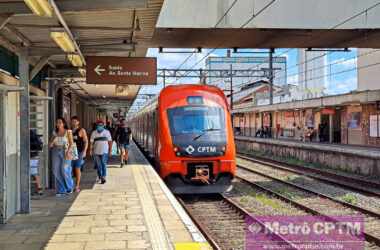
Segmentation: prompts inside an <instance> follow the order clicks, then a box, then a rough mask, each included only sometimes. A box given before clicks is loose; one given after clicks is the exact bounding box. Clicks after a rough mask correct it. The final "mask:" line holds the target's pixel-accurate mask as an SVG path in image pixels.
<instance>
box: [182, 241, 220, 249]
mask: <svg viewBox="0 0 380 250" xmlns="http://www.w3.org/2000/svg"><path fill="white" fill-rule="evenodd" d="M175 250H212V247H211V246H210V245H209V244H208V243H197V242H188V243H187V242H185V243H176V244H175Z"/></svg>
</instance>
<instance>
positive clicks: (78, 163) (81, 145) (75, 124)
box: [71, 116, 88, 193]
mask: <svg viewBox="0 0 380 250" xmlns="http://www.w3.org/2000/svg"><path fill="white" fill-rule="evenodd" d="M71 128H72V130H73V140H74V142H75V144H76V147H77V150H78V159H77V160H73V161H72V167H73V169H74V175H75V192H77V193H78V192H80V179H81V175H82V173H81V171H82V167H83V165H84V160H85V159H86V153H87V147H88V139H87V133H86V130H84V129H83V128H81V127H80V121H79V118H78V116H73V117H71Z"/></svg>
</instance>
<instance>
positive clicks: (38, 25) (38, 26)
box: [12, 23, 133, 32]
mask: <svg viewBox="0 0 380 250" xmlns="http://www.w3.org/2000/svg"><path fill="white" fill-rule="evenodd" d="M12 25H13V27H16V28H25V29H41V30H47V29H59V28H62V27H61V26H58V25H40V24H20V23H17V24H12ZM70 29H71V30H103V31H126V32H130V31H132V30H133V28H132V27H108V26H70Z"/></svg>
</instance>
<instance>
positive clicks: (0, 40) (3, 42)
mask: <svg viewBox="0 0 380 250" xmlns="http://www.w3.org/2000/svg"><path fill="white" fill-rule="evenodd" d="M0 45H1V46H3V47H5V48H6V49H8V50H10V51H12V52H13V53H15V54H19V52H20V47H18V46H16V45H15V44H13V43H11V42H10V41H8V39H6V38H5V37H4V36H2V35H0Z"/></svg>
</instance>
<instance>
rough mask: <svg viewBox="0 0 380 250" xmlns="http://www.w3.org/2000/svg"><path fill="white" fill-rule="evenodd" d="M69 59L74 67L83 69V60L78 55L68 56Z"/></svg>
mask: <svg viewBox="0 0 380 250" xmlns="http://www.w3.org/2000/svg"><path fill="white" fill-rule="evenodd" d="M67 59H68V60H69V61H70V62H71V64H72V65H73V66H74V67H83V61H82V58H81V57H80V56H79V55H76V54H69V55H67Z"/></svg>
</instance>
